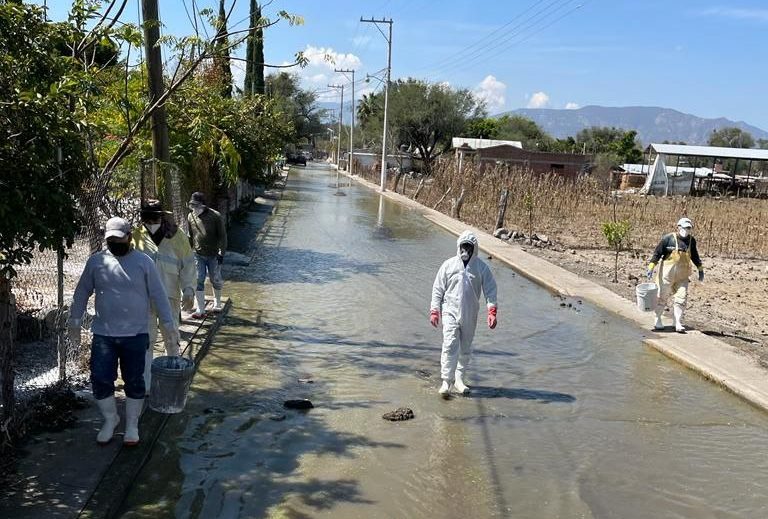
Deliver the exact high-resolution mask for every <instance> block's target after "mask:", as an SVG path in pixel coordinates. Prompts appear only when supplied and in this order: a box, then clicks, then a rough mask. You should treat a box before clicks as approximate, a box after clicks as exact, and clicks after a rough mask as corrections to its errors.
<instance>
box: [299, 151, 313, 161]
mask: <svg viewBox="0 0 768 519" xmlns="http://www.w3.org/2000/svg"><path fill="white" fill-rule="evenodd" d="M301 156H302V157H304V159H305V160H314V159H313V157H312V152H311V151H302V152H301Z"/></svg>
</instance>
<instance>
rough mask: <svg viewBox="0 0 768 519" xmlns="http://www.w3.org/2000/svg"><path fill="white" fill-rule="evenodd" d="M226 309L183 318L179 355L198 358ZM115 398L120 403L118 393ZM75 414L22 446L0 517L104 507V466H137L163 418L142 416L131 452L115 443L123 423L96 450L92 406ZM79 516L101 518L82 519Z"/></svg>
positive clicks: (64, 514) (96, 417)
mask: <svg viewBox="0 0 768 519" xmlns="http://www.w3.org/2000/svg"><path fill="white" fill-rule="evenodd" d="M229 306H230V302H229V300H227V301H226V304H225V306H224V310H223V311H222V312H220V313H217V314H209V316H208V317H207V318H206V319H205V320H204V321H194V320H191V319H184V320H183V321H182V325H181V326H180V331H181V336H182V341H181V347H182V351H185V350H186V349H187V348H189V350H187V355H189V354H190V353H191V355H192V356H193V357H194V358H195V359H196V360H197V359H198V358H200V357H201V356H202V354H204V353H205V350H206V348H207V347H208V345H209V344H210V342H211V340H212V339H213V336H214V335H215V333H216V330H217V329H218V327H219V326H220V324H221V322H222V321H223V319H224V317H225V315H226V313H227V312H228V310H229ZM163 354H164V352H163V347H162V343H161V342H160V343H158V344H156V345H155V356H158V355H163ZM118 382H119V381H118ZM78 394H79V395H80V396H82V397H84V398H86V399H88V400H89V401H91V402H92V400H93V397H92V395H91V393H90V391H79V392H78ZM117 396H118V398H122V395H121V393H120V392H118V394H117ZM118 407H119V408H120V414H121V416H124V412H123V409H122V407H123V403H122V401H121V402H119V403H118ZM75 414H76V416H77V424H76V425H75V426H74V427H72V428H70V429H67V430H64V431H61V432H58V433H43V434H39V435H36V436H34V437H32V438H30V440H29V441H28V443H27V444H26V445H25V446H24V448H23V450H22V452H21V453H20V460H19V464H18V467H17V474H16V475H15V476H13V477H12V478H11V479H12V481H15V482H17V484H14V485H12V486H11V488H6V489H4V492H3V494H2V497H0V517H8V518H11V517H12V518H14V519H27V518H29V519H33V518H35V519H36V518H42V517H45V518H73V517H78V516H81V515H80V514H81V511H83V510H84V509H85V508H91V509H98V508H99V507H100V505H102V504H106V503H104V501H105V498H106V497H107V496H103V495H100V494H99V493H98V492H96V489H97V487H98V486H99V482H100V481H101V480H102V478H103V477H105V476H108V475H109V474H108V472H109V469H110V467H111V466H112V465H113V464H115V463H116V461H117V460H118V459H125V460H128V461H130V462H132V463H134V464H138V466H139V467H140V466H141V465H142V464H143V462H144V460H145V459H146V456H147V455H148V454H149V451H150V450H151V445H152V444H153V443H154V439H155V438H156V437H157V435H158V434H160V432H161V431H162V426H163V425H164V423H165V420H166V416H167V415H162V414H160V413H155V412H154V411H151V410H147V411H145V412H144V414H143V415H142V417H141V422H140V426H139V430H140V432H141V440H142V441H141V443H139V445H138V446H137V447H133V448H124V447H123V443H122V438H121V436H122V431H123V423H121V424H120V425H119V426H118V429H117V431H118V433H117V434H116V436H115V438H114V439H113V440H112V441H111V442H110V443H109V444H107V445H105V446H103V447H102V446H99V445H97V444H96V441H95V438H96V433H97V432H98V429H99V427H100V426H101V421H102V418H101V415H100V414H99V411H98V409H97V408H96V406H95V405H93V404H91V405H89V406H88V407H87V408H85V409H83V410H81V411H78V412H77V413H75ZM113 485H114V484H113ZM115 490H117V489H115ZM94 505H96V506H94ZM106 508H108V507H106ZM104 512H105V513H106V512H107V510H106V509H105V510H104ZM82 517H106V515H101V514H88V515H82Z"/></svg>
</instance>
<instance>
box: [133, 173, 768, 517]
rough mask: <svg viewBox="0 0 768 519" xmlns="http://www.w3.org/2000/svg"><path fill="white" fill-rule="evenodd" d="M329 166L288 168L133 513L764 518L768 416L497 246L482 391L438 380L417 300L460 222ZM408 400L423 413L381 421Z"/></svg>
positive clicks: (430, 335)
mask: <svg viewBox="0 0 768 519" xmlns="http://www.w3.org/2000/svg"><path fill="white" fill-rule="evenodd" d="M332 181H333V179H332V177H331V174H330V171H329V170H324V169H317V168H315V169H313V168H311V167H310V168H307V169H305V170H304V169H302V170H298V171H297V170H292V172H291V177H290V179H289V182H288V186H287V188H286V191H285V194H284V198H283V200H282V202H281V203H280V205H279V208H278V210H277V212H276V214H275V215H274V217H273V218H272V220H271V221H270V222H269V223H268V224H267V227H266V229H265V234H264V235H263V242H261V243H260V245H259V246H258V248H257V249H256V252H255V256H254V259H253V261H252V262H251V264H250V266H249V267H247V268H245V269H242V270H240V271H238V272H234V273H232V275H231V276H230V279H232V278H233V277H234V280H230V281H228V282H227V283H226V285H225V291H226V292H227V295H229V296H230V297H231V298H232V300H233V302H234V306H233V308H232V311H231V313H230V315H229V316H228V317H227V319H226V322H225V324H224V326H223V327H222V328H221V330H220V331H219V333H218V335H217V337H216V339H215V341H214V343H213V345H212V347H211V350H210V352H209V353H208V355H207V357H206V358H205V359H204V360H203V362H202V364H201V366H200V367H199V371H198V373H197V374H196V375H195V379H194V383H193V386H192V389H191V393H190V396H189V400H188V402H187V407H186V410H185V411H184V412H183V413H182V414H180V415H176V416H174V417H172V418H171V419H170V421H169V423H168V426H167V427H166V429H165V431H164V433H163V435H162V438H161V440H160V441H159V442H158V444H157V445H156V446H155V448H154V450H153V453H152V457H151V459H150V460H149V462H148V464H147V465H146V466H145V468H144V469H143V471H142V473H141V474H140V476H139V477H138V478H137V480H136V482H135V484H134V486H133V488H132V491H131V493H130V495H129V496H128V498H127V500H126V502H125V503H124V515H123V516H124V517H130V518H135V517H153V518H154V517H180V518H214V517H226V518H235V517H239V518H255V517H275V518H283V517H285V518H288V517H290V518H303V517H334V518H341V519H343V518H353V517H354V518H356V517H366V518H377V517H381V518H385V517H386V518H389V517H398V518H399V517H414V518H420V517H425V518H435V517H440V518H454V517H455V518H462V519H463V518H484V517H521V518H558V517H559V518H592V517H594V518H622V519H631V518H649V517H653V518H690V517H717V518H728V517H733V518H751V517H754V518H764V517H767V516H768V497H767V496H766V490H767V489H766V481H767V480H766V478H767V477H768V460H767V459H766V456H764V455H763V453H762V449H763V448H764V446H765V445H766V442H767V441H768V416H766V415H765V414H764V413H763V412H761V411H758V410H756V409H753V408H752V407H750V406H748V405H746V404H745V403H743V402H742V401H740V400H739V399H737V398H736V397H734V396H732V395H730V394H729V393H727V392H725V391H723V390H721V389H719V388H718V387H717V386H715V385H713V384H711V383H709V382H707V381H705V380H703V379H702V378H700V377H698V376H696V375H695V374H693V373H691V372H689V371H687V370H685V369H684V368H682V367H680V366H678V365H677V364H675V363H673V362H671V361H669V360H667V359H666V358H664V357H663V356H661V355H659V354H658V353H656V352H654V351H652V350H650V349H648V348H646V347H644V346H643V345H642V331H640V330H637V329H635V328H633V327H632V326H631V325H629V324H628V323H627V322H625V321H623V320H620V319H617V318H615V317H613V316H611V315H609V314H607V313H605V312H602V311H600V310H597V309H595V308H593V307H591V306H589V305H586V304H584V305H581V304H578V302H577V301H572V302H571V303H572V306H570V307H569V306H568V305H565V306H561V304H560V303H561V302H560V300H559V299H557V298H555V297H553V296H552V295H551V294H550V293H548V292H547V291H545V290H543V289H541V288H539V287H537V286H535V285H533V284H532V283H530V282H528V281H527V280H525V279H523V278H521V277H520V276H517V275H515V273H514V272H513V271H512V270H510V269H509V268H507V267H505V266H504V265H502V264H500V263H499V262H498V261H496V260H489V261H488V263H489V265H490V266H491V268H492V269H493V272H494V274H495V276H496V280H497V282H498V285H499V326H498V328H497V329H496V330H494V331H490V330H488V329H487V327H486V326H485V321H484V317H485V316H484V315H482V314H481V315H480V319H481V322H480V324H479V325H478V333H477V336H476V338H475V349H474V357H473V361H472V366H471V370H470V371H469V375H468V379H469V381H470V386H472V393H471V395H470V396H468V397H459V396H457V397H454V398H452V399H450V400H448V401H445V400H442V399H440V398H438V395H437V388H438V386H439V358H440V342H441V335H440V332H439V331H438V330H435V329H433V328H432V327H431V326H430V325H429V323H428V311H429V299H430V290H431V286H432V281H433V277H434V274H435V272H436V271H437V268H438V267H439V266H440V264H441V262H442V261H443V260H444V259H446V258H447V257H449V256H452V255H454V254H455V252H456V247H455V237H454V236H452V235H450V234H448V233H446V232H444V231H442V230H441V229H439V228H437V227H436V226H434V225H433V224H431V223H429V222H428V221H426V220H425V219H423V218H422V217H421V216H420V215H419V214H418V213H417V212H414V211H411V210H409V209H405V208H403V207H401V206H398V205H395V204H392V203H390V202H388V201H385V200H384V199H382V198H381V197H379V196H378V195H376V194H375V193H372V192H370V191H367V190H365V189H363V188H359V187H352V188H344V190H345V191H346V193H347V194H348V196H346V197H341V196H334V193H335V189H334V188H332V187H329V186H331V185H333V186H335V184H334V183H333V182H332ZM483 257H484V258H485V257H486V255H483ZM297 398H308V399H310V400H311V401H312V402H313V403H314V405H315V407H314V409H311V410H309V411H295V410H287V409H284V408H283V402H284V401H285V400H288V399H297ZM398 407H410V408H412V409H413V410H414V412H415V415H416V417H415V419H414V420H411V421H408V422H398V423H391V422H387V421H384V420H382V418H381V415H382V414H384V413H386V412H388V411H391V410H393V409H395V408H398Z"/></svg>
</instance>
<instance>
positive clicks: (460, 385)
mask: <svg viewBox="0 0 768 519" xmlns="http://www.w3.org/2000/svg"><path fill="white" fill-rule="evenodd" d="M453 388H454V389H455V390H456V392H457V393H461V394H462V395H466V394H467V393H469V388H468V387H467V385H466V384H464V379H463V377H462V376H461V375H458V374H457V375H456V380H454V381H453Z"/></svg>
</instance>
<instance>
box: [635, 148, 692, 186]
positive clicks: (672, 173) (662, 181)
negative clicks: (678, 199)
mask: <svg viewBox="0 0 768 519" xmlns="http://www.w3.org/2000/svg"><path fill="white" fill-rule="evenodd" d="M693 175H694V170H693V168H676V167H675V166H667V155H664V154H663V153H659V154H658V155H656V160H655V161H654V162H653V166H652V168H651V174H650V175H648V177H647V178H646V179H645V185H644V186H643V188H642V189H641V190H640V192H641V193H645V194H649V195H687V194H690V192H691V185H692V183H693Z"/></svg>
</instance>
